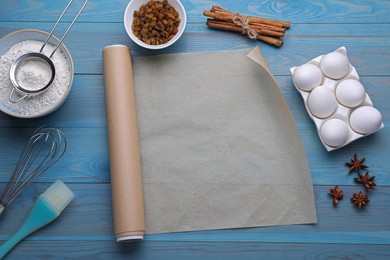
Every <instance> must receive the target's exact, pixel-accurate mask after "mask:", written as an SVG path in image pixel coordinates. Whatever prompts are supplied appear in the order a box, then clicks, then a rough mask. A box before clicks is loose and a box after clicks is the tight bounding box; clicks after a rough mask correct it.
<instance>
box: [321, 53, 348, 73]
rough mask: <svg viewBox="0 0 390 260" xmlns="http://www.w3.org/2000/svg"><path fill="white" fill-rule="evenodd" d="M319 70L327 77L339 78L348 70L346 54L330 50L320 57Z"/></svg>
mask: <svg viewBox="0 0 390 260" xmlns="http://www.w3.org/2000/svg"><path fill="white" fill-rule="evenodd" d="M320 66H321V70H322V72H323V73H324V74H325V75H326V76H327V77H329V78H332V79H341V78H343V77H345V76H346V75H347V73H348V71H349V61H348V58H347V56H346V55H344V54H341V53H339V52H331V53H328V54H326V55H324V56H323V57H322V59H321V64H320Z"/></svg>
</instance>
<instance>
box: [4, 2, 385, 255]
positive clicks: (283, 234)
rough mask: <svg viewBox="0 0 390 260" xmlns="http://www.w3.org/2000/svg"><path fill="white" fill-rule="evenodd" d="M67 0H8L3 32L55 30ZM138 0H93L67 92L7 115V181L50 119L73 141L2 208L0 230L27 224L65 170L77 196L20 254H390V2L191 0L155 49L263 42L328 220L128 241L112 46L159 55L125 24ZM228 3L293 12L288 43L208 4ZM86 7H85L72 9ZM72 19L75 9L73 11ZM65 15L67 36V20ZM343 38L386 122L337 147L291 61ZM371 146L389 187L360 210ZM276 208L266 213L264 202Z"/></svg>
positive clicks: (288, 15) (71, 42)
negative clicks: (232, 27)
mask: <svg viewBox="0 0 390 260" xmlns="http://www.w3.org/2000/svg"><path fill="white" fill-rule="evenodd" d="M66 2H67V1H66V0H58V1H50V0H31V1H25V0H2V1H1V2H0V37H2V36H4V35H6V34H8V33H10V32H12V31H15V30H18V29H25V28H34V29H41V30H45V31H49V30H50V28H51V26H52V25H53V22H54V21H55V20H56V19H57V17H58V15H59V13H60V12H61V10H62V9H63V7H64V6H65V5H66ZM127 3H128V0H112V1H107V0H92V1H90V3H89V5H88V6H87V8H86V9H85V11H84V13H83V14H82V16H81V17H80V19H79V21H78V22H77V23H76V25H75V26H74V28H73V29H72V31H71V32H70V34H69V36H68V37H67V38H66V40H65V44H66V45H67V47H68V48H69V50H70V52H71V53H72V55H73V59H74V63H75V79H74V83H73V89H72V91H71V94H70V96H69V98H68V99H67V101H66V103H65V104H64V105H63V106H62V107H61V108H60V109H59V110H58V111H57V112H55V113H53V114H51V115H49V116H47V117H44V118H40V119H35V120H20V119H16V118H12V117H9V116H6V115H4V114H0V182H1V183H0V184H1V185H2V186H3V185H4V184H5V182H6V181H7V179H8V176H9V174H10V172H11V171H12V169H13V167H14V164H15V161H16V159H17V157H18V156H19V154H20V151H21V148H22V146H23V145H24V143H25V142H26V138H27V137H28V136H29V135H30V134H31V132H32V131H33V130H34V129H35V128H36V127H38V126H41V125H44V124H50V125H54V126H57V127H59V128H61V129H62V130H63V132H64V133H65V134H66V136H67V138H68V141H69V150H68V152H67V154H66V156H65V157H64V158H63V160H62V161H61V162H60V163H59V164H58V165H57V166H55V167H54V169H52V170H51V171H50V173H48V174H46V175H45V176H42V177H41V178H39V180H37V182H36V183H34V184H33V185H31V186H30V187H29V188H28V189H27V190H26V191H25V192H24V193H23V194H22V195H21V196H20V197H18V198H17V199H16V200H15V201H14V203H13V204H12V206H11V207H10V208H9V209H8V211H7V212H6V214H5V215H4V216H3V217H2V219H0V240H2V241H3V240H6V239H7V238H9V236H10V235H11V234H12V233H13V232H14V231H15V230H16V229H17V228H18V227H19V225H20V224H21V222H22V220H23V219H24V217H25V216H26V214H27V212H28V211H29V209H30V208H31V206H32V204H33V202H34V201H35V199H36V196H37V194H39V193H41V192H43V191H44V190H46V189H47V187H48V186H50V184H51V182H53V181H55V180H56V179H61V180H63V181H65V182H67V183H68V184H69V187H70V188H71V189H72V190H73V191H74V192H75V193H76V195H77V198H76V199H75V200H74V201H73V202H72V204H71V205H70V206H69V207H68V208H67V209H66V211H65V212H64V213H63V215H61V217H60V219H58V221H56V222H54V223H52V224H51V225H50V226H47V227H45V228H44V229H42V230H40V231H39V232H36V233H34V234H33V235H31V236H30V237H28V238H27V239H26V240H24V241H23V242H22V243H20V244H19V245H18V246H17V247H16V248H15V249H14V250H13V251H12V252H11V253H10V254H9V259H52V258H53V259H54V258H85V259H293V258H298V259H302V258H305V259H313V258H319V259H325V258H330V259H335V258H337V259H389V257H390V186H389V185H390V165H389V162H390V130H389V124H390V15H389V13H390V1H387V0H383V1H378V0H371V1H368V0H367V1H360V0H349V1H330V0H327V1H314V0H312V1H309V0H305V1H288V0H280V1H259V0H242V1H222V0H218V1H208V0H183V5H184V6H185V8H186V10H187V15H188V24H187V28H186V31H185V33H184V35H183V37H182V38H181V39H180V40H179V41H178V42H177V43H175V44H174V45H173V46H172V47H170V48H168V49H166V50H164V51H158V52H155V53H159V54H160V53H176V52H200V51H219V50H236V49H242V48H249V47H254V46H257V45H258V46H260V48H261V49H262V51H263V53H264V55H265V57H266V59H267V61H268V63H269V65H270V67H271V69H272V71H273V73H274V75H275V76H276V79H277V80H278V82H279V85H280V88H281V90H282V92H283V94H284V97H285V98H286V100H287V102H288V105H289V107H290V109H291V111H292V113H293V116H294V118H295V120H296V124H297V127H298V129H299V133H300V135H301V138H302V140H303V143H304V145H305V149H306V152H307V156H308V160H309V164H310V170H311V174H312V179H313V184H314V191H315V203H316V208H317V214H318V224H316V225H292V226H278V227H265V228H248V229H236V230H218V231H207V232H206V231H202V232H187V233H177V234H161V235H147V236H146V237H145V240H144V241H141V242H137V243H133V244H117V243H116V242H115V241H114V235H113V226H112V216H111V190H110V176H109V161H108V150H107V149H108V148H107V129H106V118H105V100H104V89H103V80H102V79H103V76H102V60H101V51H102V49H103V48H104V47H105V46H107V45H110V44H125V45H128V46H129V47H131V48H132V52H133V55H136V56H139V55H150V52H148V51H146V50H142V49H140V48H139V47H137V46H135V44H133V42H131V40H130V39H129V38H128V36H127V35H126V32H125V30H124V27H123V23H122V19H123V11H124V9H125V7H126V5H127ZM213 4H219V5H221V6H223V7H225V8H227V9H229V10H231V11H235V12H241V13H243V14H250V15H257V16H263V17H269V18H274V19H282V20H288V21H291V23H292V26H291V29H290V30H288V31H287V36H286V37H285V38H284V41H285V44H284V45H283V47H282V48H280V49H277V48H274V47H272V46H268V45H266V44H263V43H261V42H258V41H251V40H249V39H247V38H245V37H244V36H241V35H238V34H234V33H229V32H223V31H216V30H211V29H208V28H207V27H206V26H205V21H206V18H205V17H203V16H202V12H203V10H206V9H209V8H210V7H211V6H212V5H213ZM72 13H73V14H74V12H72ZM65 19H66V20H67V21H69V20H70V18H69V17H66V18H65ZM64 27H65V26H64V24H62V27H61V28H60V30H59V32H58V33H57V35H61V33H62V32H63V31H64ZM340 46H346V47H347V49H348V54H349V58H350V61H351V62H352V64H353V65H354V66H355V67H356V69H357V71H358V73H359V74H360V76H361V82H362V83H363V84H364V86H365V87H366V90H367V92H368V93H369V95H370V97H371V99H372V100H373V102H374V104H375V106H376V107H377V108H378V109H379V110H380V111H381V112H382V114H383V117H384V122H385V125H386V127H385V128H384V129H382V130H381V131H380V132H378V133H376V134H374V135H372V136H369V137H367V138H364V139H360V140H358V141H356V142H354V143H352V144H350V145H348V146H347V147H345V148H342V149H340V150H337V151H334V152H331V153H328V152H326V151H325V149H324V148H323V146H322V144H321V143H320V140H319V138H318V136H317V132H316V130H315V127H314V124H313V123H312V121H311V120H310V119H309V117H308V115H307V113H306V110H305V108H304V105H303V103H302V101H301V97H300V96H299V94H298V93H297V92H296V90H295V89H294V87H293V84H292V81H291V78H290V75H289V68H290V67H293V66H296V65H300V64H302V63H305V62H307V61H308V60H310V59H312V58H314V57H317V56H319V55H321V54H325V53H328V52H330V51H333V50H335V49H337V48H338V47H340ZM354 153H357V154H358V155H359V156H365V157H366V158H367V159H366V162H367V164H368V165H369V167H370V173H372V174H373V175H375V176H376V178H375V180H376V182H377V184H378V187H376V188H375V189H374V191H372V192H371V193H370V199H371V202H370V203H369V206H368V207H367V208H365V209H364V210H361V211H358V210H357V209H356V208H354V207H353V206H352V204H351V203H350V201H349V198H350V196H351V194H352V193H353V192H358V191H360V190H361V189H362V187H361V186H359V185H357V184H356V183H354V181H353V177H352V176H350V175H348V174H347V168H346V167H345V166H344V162H345V161H347V160H349V159H350V158H351V157H352V156H353V154H354ZM334 185H341V186H342V188H343V190H344V192H345V194H346V198H345V199H344V200H343V201H341V205H340V206H339V207H338V208H336V209H334V208H333V206H332V203H331V199H330V198H329V196H328V195H327V192H328V190H329V188H331V187H333V186H334ZM264 214H266V212H264Z"/></svg>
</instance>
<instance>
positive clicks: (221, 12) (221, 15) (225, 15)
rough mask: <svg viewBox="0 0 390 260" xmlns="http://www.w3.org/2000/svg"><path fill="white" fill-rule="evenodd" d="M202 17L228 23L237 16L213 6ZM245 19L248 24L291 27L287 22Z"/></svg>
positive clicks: (253, 17)
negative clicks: (228, 20) (224, 20)
mask: <svg viewBox="0 0 390 260" xmlns="http://www.w3.org/2000/svg"><path fill="white" fill-rule="evenodd" d="M203 15H205V16H208V17H211V18H214V17H218V18H214V19H217V20H221V19H230V21H231V20H232V18H233V17H234V16H236V15H237V14H234V13H231V12H229V11H228V10H226V9H223V8H222V7H219V6H213V7H212V8H211V11H205V12H203ZM209 15H212V16H214V17H212V16H209ZM245 17H246V18H247V19H248V20H249V24H256V23H260V24H268V25H272V26H275V27H282V28H287V29H288V28H290V27H291V23H290V22H287V21H280V20H272V19H267V18H261V17H256V16H245ZM220 18H221V19H220Z"/></svg>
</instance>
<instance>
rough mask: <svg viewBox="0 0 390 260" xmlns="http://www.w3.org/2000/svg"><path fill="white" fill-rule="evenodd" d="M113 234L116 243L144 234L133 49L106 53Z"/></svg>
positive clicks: (116, 48)
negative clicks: (131, 50) (131, 52)
mask: <svg viewBox="0 0 390 260" xmlns="http://www.w3.org/2000/svg"><path fill="white" fill-rule="evenodd" d="M103 67H104V85H105V93H106V110H107V127H108V143H109V150H110V172H111V190H112V207H113V218H114V230H115V237H116V240H117V242H121V241H130V240H136V239H143V235H144V233H145V217H144V199H143V192H142V176H141V159H140V149H139V143H138V129H137V114H136V104H135V93H134V82H133V71H132V64H131V54H130V49H129V48H128V47H126V46H123V45H111V46H107V47H106V48H104V49H103Z"/></svg>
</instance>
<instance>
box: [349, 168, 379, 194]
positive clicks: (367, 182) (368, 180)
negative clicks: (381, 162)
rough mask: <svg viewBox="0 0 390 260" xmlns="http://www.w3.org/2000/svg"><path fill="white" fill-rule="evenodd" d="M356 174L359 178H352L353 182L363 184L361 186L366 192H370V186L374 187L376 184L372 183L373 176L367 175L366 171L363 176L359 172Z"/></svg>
mask: <svg viewBox="0 0 390 260" xmlns="http://www.w3.org/2000/svg"><path fill="white" fill-rule="evenodd" d="M358 174H359V178H354V180H355V181H356V182H358V183H361V184H363V186H364V187H366V190H367V191H371V188H372V186H376V183H375V182H374V178H375V176H372V177H370V176H369V175H368V171H367V172H366V174H364V175H362V174H361V173H360V172H359V173H358Z"/></svg>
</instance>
